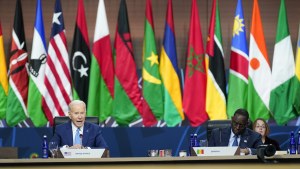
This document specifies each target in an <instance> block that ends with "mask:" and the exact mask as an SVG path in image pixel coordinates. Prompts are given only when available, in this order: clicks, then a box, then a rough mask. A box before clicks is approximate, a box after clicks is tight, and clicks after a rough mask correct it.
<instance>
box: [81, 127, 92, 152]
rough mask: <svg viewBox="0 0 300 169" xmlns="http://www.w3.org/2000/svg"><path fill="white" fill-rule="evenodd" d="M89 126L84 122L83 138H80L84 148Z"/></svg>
mask: <svg viewBox="0 0 300 169" xmlns="http://www.w3.org/2000/svg"><path fill="white" fill-rule="evenodd" d="M90 127H91V126H90V125H89V124H88V123H86V122H84V128H83V138H82V145H83V146H85V145H87V141H88V138H89V130H90Z"/></svg>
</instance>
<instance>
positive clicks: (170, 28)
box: [159, 0, 184, 126]
mask: <svg viewBox="0 0 300 169" xmlns="http://www.w3.org/2000/svg"><path fill="white" fill-rule="evenodd" d="M165 22H166V23H165V32H164V40H163V46H162V48H161V55H160V66H159V71H160V74H161V78H162V81H163V86H164V89H163V90H164V113H165V114H164V120H165V122H166V123H167V125H168V126H175V125H177V124H179V123H180V122H181V121H182V120H184V114H183V110H182V98H181V88H180V81H179V76H178V73H179V70H178V64H177V52H176V41H175V29H174V21H173V9H172V0H168V6H167V15H166V21H165Z"/></svg>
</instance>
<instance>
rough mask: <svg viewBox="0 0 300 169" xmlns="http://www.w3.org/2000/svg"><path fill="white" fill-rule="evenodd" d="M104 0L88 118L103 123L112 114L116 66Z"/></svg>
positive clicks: (99, 15) (99, 14)
mask: <svg viewBox="0 0 300 169" xmlns="http://www.w3.org/2000/svg"><path fill="white" fill-rule="evenodd" d="M111 50H112V49H111V45H110V37H109V29H108V24H107V17H106V11H105V4H104V0H99V3H98V12H97V19H96V26H95V33H94V45H93V54H92V61H91V71H90V84H89V85H90V87H89V97H88V99H89V102H88V107H87V115H88V116H98V117H99V120H100V121H101V122H102V121H104V120H106V119H107V118H108V117H109V116H110V115H111V113H112V104H113V97H114V67H113V66H114V65H113V56H112V51H111Z"/></svg>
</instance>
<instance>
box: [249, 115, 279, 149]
mask: <svg viewBox="0 0 300 169" xmlns="http://www.w3.org/2000/svg"><path fill="white" fill-rule="evenodd" d="M253 130H254V131H256V132H257V133H259V134H260V135H261V141H262V142H263V144H272V145H274V146H275V147H276V150H280V147H279V144H278V142H277V141H276V140H273V139H271V138H269V137H268V135H269V133H270V127H269V125H268V123H267V122H266V121H265V120H264V119H262V118H257V119H256V120H255V121H254V123H253Z"/></svg>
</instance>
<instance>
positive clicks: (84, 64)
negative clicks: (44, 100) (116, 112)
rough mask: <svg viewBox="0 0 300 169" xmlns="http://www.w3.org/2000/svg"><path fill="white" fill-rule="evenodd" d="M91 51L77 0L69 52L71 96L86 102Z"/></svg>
mask: <svg viewBox="0 0 300 169" xmlns="http://www.w3.org/2000/svg"><path fill="white" fill-rule="evenodd" d="M90 64H91V53H90V47H89V39H88V31H87V26H86V19H85V12H84V5H83V0H78V6H77V17H76V25H75V31H74V38H73V46H72V52H71V62H70V65H71V75H72V81H73V97H74V99H80V100H82V101H84V102H85V103H86V104H88V93H89V77H90Z"/></svg>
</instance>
